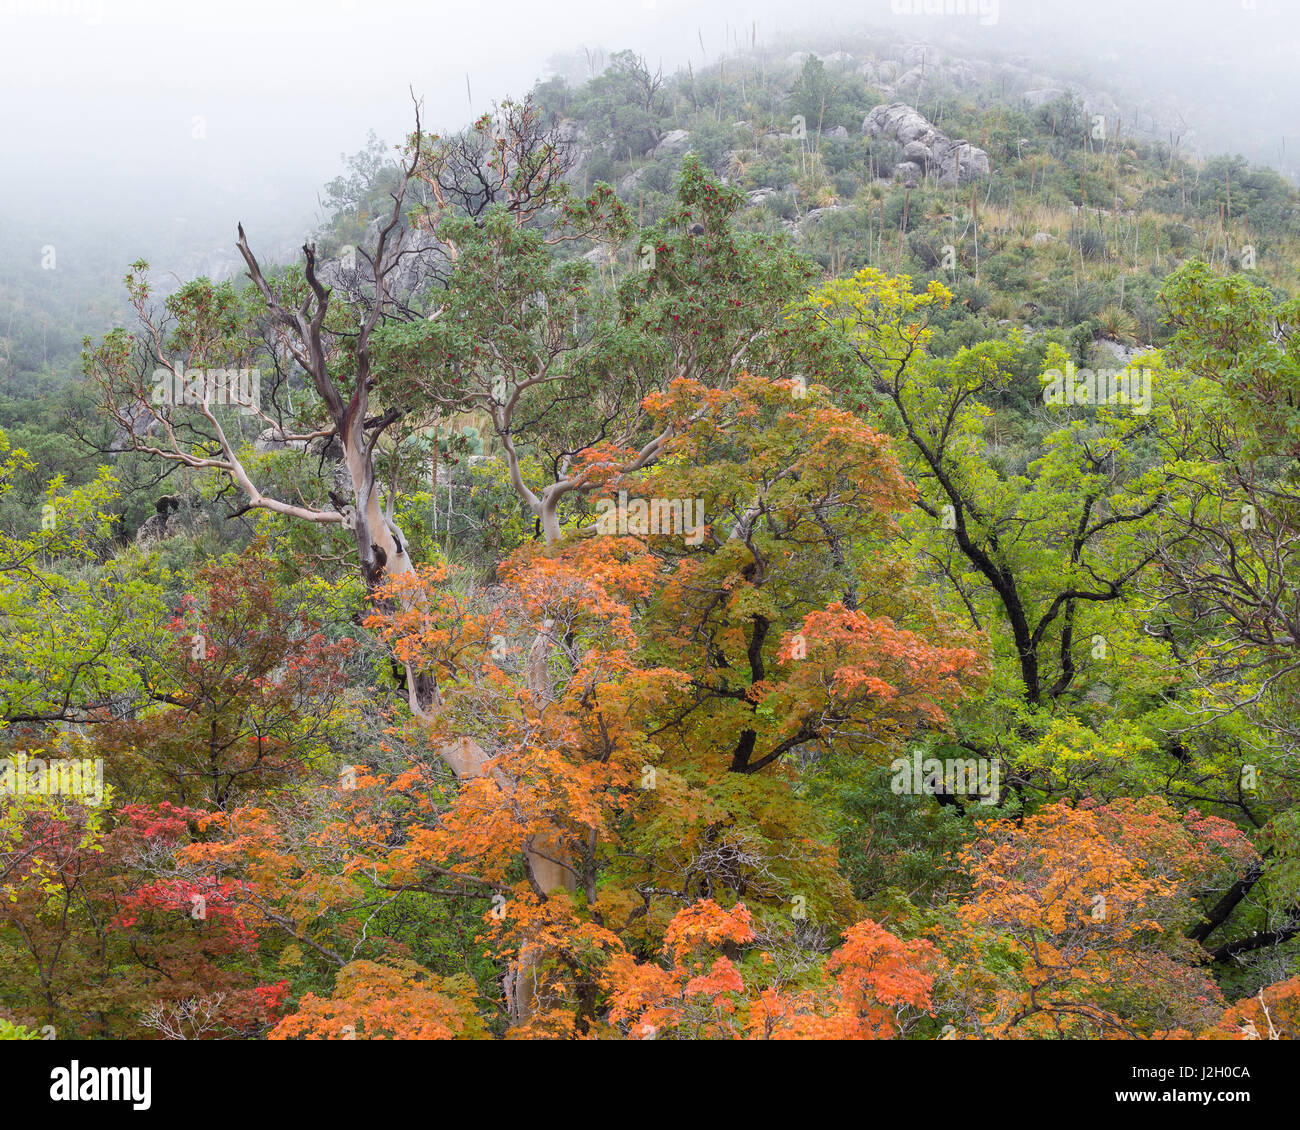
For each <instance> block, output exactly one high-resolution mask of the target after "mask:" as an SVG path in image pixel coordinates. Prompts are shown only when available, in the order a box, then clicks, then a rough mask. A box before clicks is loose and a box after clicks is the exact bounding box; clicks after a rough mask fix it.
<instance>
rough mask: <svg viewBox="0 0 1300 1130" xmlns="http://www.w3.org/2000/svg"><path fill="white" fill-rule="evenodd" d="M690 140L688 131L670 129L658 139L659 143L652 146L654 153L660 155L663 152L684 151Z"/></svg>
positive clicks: (663, 153)
mask: <svg viewBox="0 0 1300 1130" xmlns="http://www.w3.org/2000/svg"><path fill="white" fill-rule="evenodd" d="M690 140H691V135H690V131H688V130H684V129H670V130H669V131H668V132H667V133H666V134H664V135H663V137H661V138H660V139H659V144H658V145H656V146H655V147H654V155H655V156H656V157H662V156H664V155H665V154H671V153H684V152H686V149H687V148H688V146H689V144H690Z"/></svg>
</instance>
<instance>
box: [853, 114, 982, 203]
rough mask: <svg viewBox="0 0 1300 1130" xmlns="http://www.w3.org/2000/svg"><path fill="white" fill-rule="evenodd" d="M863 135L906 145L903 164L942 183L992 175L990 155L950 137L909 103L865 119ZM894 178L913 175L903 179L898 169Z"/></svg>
mask: <svg viewBox="0 0 1300 1130" xmlns="http://www.w3.org/2000/svg"><path fill="white" fill-rule="evenodd" d="M862 132H863V133H865V134H867V136H869V137H873V138H874V137H887V138H892V139H893V140H895V141H897V142H898V143H899V144H900V145H902V146H903V156H904V160H903V161H902V162H901V165H910V166H913V167H915V168H916V169H918V170H919V175H920V176H930V175H933V176H935V177H937V178H938V180H939V183H940V184H954V183H962V184H966V183H970V182H971V181H974V180H977V179H978V178H980V177H986V176H988V175H989V173H990V172H991V169H990V166H989V155H988V154H987V153H986V152H984V150H983V149H979V148H977V147H976V146H974V145H971V144H970V142H968V141H966V140H964V139H954V138H950V137H949V136H948V135H947V134H946V133H944V132H943V131H942V130H940V129H938V128H937V127H936V126H934V125H933V124H932V123H931V122H930V121H929V120H928V119H927V118H926V117H925V116H924V115H923V114H920V113H918V112H917V111H916V110H915V109H913V108H912V107H911V106H909V105H907V103H905V102H891V103H889V105H887V106H877V107H876V108H875V109H873V110H872V111H871V112H870V113H869V114H868V115H867V116H866V118H864V119H863V122H862ZM900 167H901V166H900ZM894 176H895V178H896V179H903V180H910V179H911V178H912V176H913V173H912V171H911V170H910V169H904V171H903V174H902V175H901V177H900V174H899V172H898V170H897V169H896V170H895V173H894Z"/></svg>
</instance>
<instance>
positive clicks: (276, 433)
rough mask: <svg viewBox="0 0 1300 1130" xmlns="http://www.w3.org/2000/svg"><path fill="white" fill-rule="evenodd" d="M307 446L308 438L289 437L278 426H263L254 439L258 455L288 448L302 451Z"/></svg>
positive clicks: (254, 446)
mask: <svg viewBox="0 0 1300 1130" xmlns="http://www.w3.org/2000/svg"><path fill="white" fill-rule="evenodd" d="M306 446H307V441H306V440H302V439H294V440H291V439H288V438H287V437H286V436H285V434H284V432H283V431H281V430H280V429H279V428H276V427H270V428H263V429H262V431H261V432H259V433H258V436H257V438H256V439H255V440H253V450H254V451H255V452H256V453H257V454H258V455H267V454H269V453H270V452H272V451H284V450H286V449H289V450H293V451H302V450H304V449H305V448H306Z"/></svg>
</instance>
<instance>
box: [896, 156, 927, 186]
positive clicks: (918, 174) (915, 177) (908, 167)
mask: <svg viewBox="0 0 1300 1130" xmlns="http://www.w3.org/2000/svg"><path fill="white" fill-rule="evenodd" d="M924 175H925V170H924V169H923V168H922V167H921V166H920V165H918V164H917V163H916V162H915V161H899V162H898V164H897V165H895V166H894V180H896V181H901V182H902V183H903V184H904V185H905V186H906V187H908V188H915V187H916V186H917V185H918V184H920V183H921V178H922V177H923V176H924Z"/></svg>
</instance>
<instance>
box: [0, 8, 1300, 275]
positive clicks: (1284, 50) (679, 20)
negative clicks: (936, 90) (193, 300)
mask: <svg viewBox="0 0 1300 1130" xmlns="http://www.w3.org/2000/svg"><path fill="white" fill-rule="evenodd" d="M934 4H935V0H915V2H914V3H913V2H911V0H870V2H867V3H857V4H850V5H845V4H843V3H837V4H831V3H820V2H818V0H811V2H806V3H805V2H800V3H797V4H796V3H776V2H772V0H757V2H756V0H710V2H708V3H707V4H697V3H688V2H686V0H630V2H628V3H610V2H608V0H558V2H557V0H552V2H550V3H535V2H521V0H492V2H491V3H485V4H477V5H476V4H439V3H427V2H426V3H419V2H415V0H372V2H362V0H312V2H310V3H303V2H298V0H261V2H257V3H254V2H252V0H219V2H213V0H183V2H176V0H172V2H166V0H0V171H2V172H3V177H2V178H0V186H2V187H0V215H2V216H3V217H4V219H3V220H0V223H3V224H4V225H6V226H8V227H10V228H12V227H13V226H14V225H15V224H18V225H21V227H22V228H23V229H24V230H27V231H33V232H35V233H36V235H37V236H43V235H44V233H45V231H46V230H47V229H48V231H49V233H50V234H49V239H50V241H51V242H53V241H54V240H55V238H56V237H57V236H58V235H59V233H60V232H61V231H63V230H64V229H68V230H71V228H70V225H75V227H76V229H77V230H78V231H94V232H97V233H100V235H101V236H102V238H103V239H104V240H106V241H109V243H110V244H111V246H112V247H113V250H114V252H115V253H116V252H117V251H118V245H117V243H116V242H114V241H116V240H118V239H121V240H122V241H123V243H124V244H125V243H127V242H129V240H128V239H127V236H128V235H129V236H130V239H131V240H135V239H139V238H142V237H141V236H140V234H139V233H141V232H151V233H153V234H154V235H155V236H157V237H158V238H157V239H150V240H149V241H148V242H151V243H154V244H155V245H156V246H165V247H167V248H170V249H171V251H172V252H173V253H174V252H176V251H177V250H179V249H180V248H181V247H184V246H186V245H193V246H199V245H203V244H204V243H205V242H206V243H209V244H210V243H211V241H214V240H216V241H219V242H222V243H225V242H227V241H229V240H232V239H233V234H234V225H235V221H236V220H240V219H242V220H244V221H245V223H246V224H247V225H248V226H249V229H250V233H255V234H256V233H260V234H261V235H262V237H263V241H264V242H265V241H270V242H275V241H277V240H282V239H285V238H294V237H295V236H300V235H301V234H302V232H304V231H305V230H307V228H308V227H310V226H312V225H313V224H314V223H315V222H316V221H317V220H319V218H320V216H319V210H318V204H317V193H318V190H319V189H320V186H321V185H322V184H323V183H324V182H325V181H327V180H329V179H330V178H331V177H333V176H335V175H337V174H338V173H339V172H340V171H341V169H342V162H341V158H340V154H342V153H345V152H346V153H352V152H355V151H357V150H358V149H360V148H361V147H362V145H363V144H364V143H365V139H366V134H367V131H368V130H370V129H374V130H375V131H376V132H377V133H378V134H379V136H380V137H382V138H384V139H385V140H386V141H387V142H389V143H390V144H391V143H394V142H397V141H398V140H400V138H401V137H402V135H403V134H404V133H405V131H407V130H408V129H409V128H410V126H411V123H412V111H411V96H410V93H409V92H410V90H412V89H413V90H414V92H415V94H416V96H418V97H419V98H421V99H422V100H423V102H424V107H425V109H424V119H425V123H426V125H428V126H430V127H432V128H439V129H449V128H455V127H458V126H460V125H463V124H464V123H465V122H466V121H467V120H469V119H470V118H471V117H472V116H473V115H474V114H477V113H479V112H482V111H483V110H484V109H486V108H487V107H488V106H490V104H491V103H492V101H493V100H496V99H500V98H502V97H504V96H507V95H511V94H513V95H516V96H517V95H520V94H523V93H524V92H525V91H526V90H527V89H528V87H529V86H530V85H531V84H532V82H533V81H534V80H535V79H537V78H538V77H541V76H544V75H546V74H548V73H550V72H551V71H552V69H553V68H554V67H555V66H563V65H565V64H563V63H562V62H560V61H557V58H556V57H557V56H559V55H567V56H569V64H568V65H570V66H573V65H577V66H581V65H582V64H581V62H580V60H582V59H584V58H585V56H584V55H583V54H582V51H583V49H584V48H587V49H594V48H597V47H600V48H603V49H604V50H605V52H606V53H608V52H609V51H612V50H618V49H621V48H624V47H630V48H632V49H634V50H636V51H638V52H641V53H643V54H644V55H645V56H646V57H647V58H648V59H649V60H650V61H651V62H652V63H660V64H662V66H663V68H664V70H665V71H670V70H673V69H675V68H677V67H679V66H684V65H685V64H686V63H687V61H688V60H689V61H690V62H691V63H692V64H693V65H694V66H696V67H699V66H700V65H701V64H707V63H709V62H716V61H717V59H718V58H719V57H721V56H723V55H724V54H734V53H736V52H737V51H739V50H740V49H741V48H742V46H743V47H744V48H746V49H748V48H749V45H750V43H751V41H756V43H757V46H758V48H759V49H760V50H763V49H776V48H778V47H780V48H784V49H788V47H789V43H790V40H791V39H792V38H796V39H799V40H801V41H803V42H805V43H806V44H807V45H809V46H814V45H817V44H822V45H825V46H826V48H827V49H834V47H833V44H834V42H835V39H836V37H837V36H840V35H848V34H851V33H852V32H853V31H855V30H858V29H862V28H869V27H872V26H878V27H883V26H892V27H894V28H896V29H901V30H903V31H905V32H906V33H907V34H909V35H911V36H913V37H914V38H916V39H921V40H927V39H928V40H932V41H939V42H944V43H947V44H949V45H952V44H959V45H961V46H962V47H963V49H965V50H966V51H967V53H968V54H970V55H971V56H978V55H981V54H987V53H996V52H1003V53H1006V52H1014V53H1018V54H1020V55H1021V56H1025V57H1028V58H1030V59H1032V60H1033V65H1034V66H1035V68H1036V69H1038V68H1040V67H1041V69H1042V70H1044V71H1045V72H1049V73H1059V74H1063V75H1067V76H1073V77H1079V78H1081V79H1083V78H1086V80H1087V81H1089V82H1090V83H1092V84H1093V85H1095V86H1099V87H1104V88H1106V89H1114V90H1120V89H1128V90H1133V91H1137V92H1139V93H1143V94H1145V95H1146V96H1153V95H1157V94H1163V95H1166V96H1168V97H1169V98H1171V99H1173V100H1174V101H1176V103H1177V104H1178V106H1179V107H1180V110H1183V111H1184V112H1185V115H1186V117H1187V119H1188V124H1189V126H1190V128H1192V129H1194V130H1195V131H1196V133H1197V135H1198V137H1199V140H1200V143H1201V148H1202V150H1203V151H1204V152H1206V153H1215V152H1220V151H1232V152H1241V153H1243V154H1244V155H1246V156H1248V157H1250V158H1251V159H1252V160H1255V161H1258V162H1266V163H1270V164H1274V165H1275V166H1278V167H1282V168H1284V169H1286V170H1287V171H1289V172H1290V171H1291V169H1290V166H1291V163H1292V161H1293V160H1294V159H1295V158H1296V157H1300V139H1298V138H1297V137H1296V130H1297V123H1296V120H1295V117H1294V112H1293V110H1294V106H1295V105H1296V103H1297V95H1300V78H1298V76H1297V73H1296V72H1297V68H1296V66H1295V59H1296V58H1297V53H1298V49H1300V3H1297V2H1296V0H1164V2H1160V3H1154V2H1148V3H1142V2H1140V0H1124V2H1117V0H1101V2H1097V0H1090V2H1088V3H1068V2H1051V0H948V6H949V8H953V7H955V8H957V9H958V12H957V13H955V14H949V15H944V16H934V17H930V16H926V15H923V14H913V13H912V9H913V8H915V9H916V10H917V13H922V12H924V11H927V10H929V9H930V8H932V7H933V6H934ZM940 6H942V5H940ZM963 8H969V12H968V13H966V14H962V13H961V11H960V10H961V9H963ZM575 52H577V54H576V55H575V54H574V53H575ZM164 235H165V236H166V238H165V240H164V239H163V236H164ZM83 238H84V237H83ZM120 251H121V255H122V263H123V265H124V264H125V263H126V262H128V261H129V259H130V258H133V257H134V254H135V253H136V249H135V248H133V247H128V246H125V245H124V246H122V247H121V248H120Z"/></svg>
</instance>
